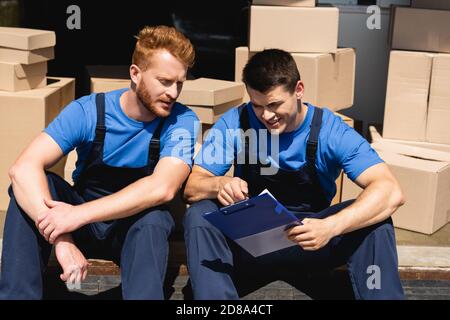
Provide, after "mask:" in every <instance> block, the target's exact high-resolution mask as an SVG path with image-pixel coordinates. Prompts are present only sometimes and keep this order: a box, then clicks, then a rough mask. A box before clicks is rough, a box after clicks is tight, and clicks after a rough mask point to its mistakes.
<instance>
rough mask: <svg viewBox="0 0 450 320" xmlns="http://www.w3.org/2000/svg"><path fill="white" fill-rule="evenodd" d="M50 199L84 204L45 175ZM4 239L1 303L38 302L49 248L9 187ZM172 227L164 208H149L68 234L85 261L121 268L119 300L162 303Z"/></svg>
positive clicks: (60, 181) (65, 186)
mask: <svg viewBox="0 0 450 320" xmlns="http://www.w3.org/2000/svg"><path fill="white" fill-rule="evenodd" d="M47 179H48V184H49V188H50V192H51V195H52V198H53V200H57V201H63V202H66V203H70V204H74V205H77V204H81V203H83V202H85V201H84V199H83V198H82V197H81V196H80V195H79V194H78V193H77V192H76V191H75V190H74V188H73V187H71V186H70V185H69V184H68V183H67V182H66V181H64V180H63V179H62V178H61V177H59V176H57V175H55V174H52V173H48V174H47ZM9 195H10V198H11V201H10V203H9V207H8V211H7V215H6V221H5V230H4V238H3V252H2V268H1V279H0V300H3V299H14V300H16V299H42V295H43V293H42V290H43V278H42V276H43V272H44V270H45V267H46V266H47V263H48V259H49V256H50V252H51V248H52V246H51V245H50V244H49V243H48V242H46V241H45V239H44V238H43V237H42V236H41V235H40V234H39V232H38V230H37V228H36V226H35V224H34V222H33V221H32V220H31V219H30V218H29V217H28V215H27V214H26V213H25V212H24V211H23V210H22V209H21V208H20V207H19V205H18V204H17V202H16V199H15V197H14V194H13V191H12V188H10V189H9ZM173 227H174V222H173V219H172V217H171V215H170V213H169V212H168V211H167V210H165V208H164V207H160V208H159V207H158V208H150V209H148V210H146V211H144V212H142V213H139V214H137V215H134V216H131V217H128V218H125V219H119V220H115V221H112V222H99V223H93V224H88V225H85V226H83V227H82V228H80V229H79V230H76V231H74V232H73V233H72V237H73V239H74V241H75V244H76V245H77V247H78V248H79V249H80V251H81V252H82V253H83V254H84V256H85V257H86V258H97V259H108V260H113V261H114V262H116V263H117V264H118V265H120V270H121V278H122V296H123V298H124V299H163V298H164V295H163V282H164V277H165V272H166V267H167V258H168V252H169V248H168V237H169V235H170V233H171V231H172V229H173Z"/></svg>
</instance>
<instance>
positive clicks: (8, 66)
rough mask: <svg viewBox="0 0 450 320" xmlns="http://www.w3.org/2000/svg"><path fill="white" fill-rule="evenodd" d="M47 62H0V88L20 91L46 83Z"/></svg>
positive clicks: (39, 86)
mask: <svg viewBox="0 0 450 320" xmlns="http://www.w3.org/2000/svg"><path fill="white" fill-rule="evenodd" d="M46 75H47V62H40V63H35V64H29V65H26V64H18V63H7V62H0V90H6V91H20V90H30V89H35V88H41V87H44V86H45V85H46V84H47V78H46Z"/></svg>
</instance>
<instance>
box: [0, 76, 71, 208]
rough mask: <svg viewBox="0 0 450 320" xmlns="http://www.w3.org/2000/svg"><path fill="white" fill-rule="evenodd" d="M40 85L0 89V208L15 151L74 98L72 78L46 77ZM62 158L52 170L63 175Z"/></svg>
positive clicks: (4, 203)
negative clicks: (17, 90)
mask: <svg viewBox="0 0 450 320" xmlns="http://www.w3.org/2000/svg"><path fill="white" fill-rule="evenodd" d="M48 79H49V80H50V81H52V83H50V84H48V85H47V86H46V87H44V88H40V89H34V90H27V91H20V92H7V91H0V150H2V152H1V153H0V210H6V208H7V206H8V203H9V196H8V193H7V190H8V186H9V185H10V180H9V176H8V171H9V169H10V167H11V166H12V165H13V164H14V162H15V161H16V159H17V157H18V156H19V154H20V153H21V152H22V151H23V150H24V149H25V147H27V146H28V144H29V143H30V142H31V141H32V140H33V139H34V138H35V137H36V136H37V135H38V134H39V133H41V132H42V130H43V129H44V128H46V127H47V125H48V124H49V123H50V122H51V121H52V120H53V119H54V118H55V117H56V116H57V115H58V114H59V112H60V111H61V110H62V109H63V108H64V107H65V106H66V105H67V104H69V103H70V102H71V101H72V100H73V99H74V98H75V80H74V79H72V78H48ZM64 165H65V158H64V159H62V160H61V161H60V162H59V163H58V164H57V165H55V166H54V167H53V169H52V171H54V172H56V173H57V174H59V175H60V176H61V177H63V176H64Z"/></svg>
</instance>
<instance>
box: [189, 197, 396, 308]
mask: <svg viewBox="0 0 450 320" xmlns="http://www.w3.org/2000/svg"><path fill="white" fill-rule="evenodd" d="M352 202H353V201H347V202H344V203H340V204H338V205H335V206H332V207H330V208H328V209H325V210H324V211H321V212H319V213H301V214H296V215H297V217H298V218H300V219H303V218H306V217H310V218H319V219H323V218H325V217H328V216H330V215H333V214H336V213H337V212H339V211H340V210H342V209H343V208H344V207H346V206H348V205H350V204H351V203H352ZM218 207H219V206H218V203H217V202H216V201H210V200H203V201H200V202H197V203H194V204H193V205H192V206H191V207H190V208H189V209H188V211H187V213H186V216H185V219H184V226H185V241H186V248H187V258H188V269H189V275H190V280H191V285H192V290H193V295H194V299H238V298H239V297H242V296H243V295H246V294H248V293H250V292H252V291H254V290H255V289H257V288H259V287H262V286H263V285H265V284H267V283H270V282H272V281H275V280H284V281H286V282H289V283H291V284H293V285H294V286H295V287H297V288H299V289H301V290H302V291H303V292H304V293H306V294H309V295H310V296H312V297H313V298H325V297H326V298H329V296H328V295H327V294H326V292H320V290H319V291H318V290H317V288H315V287H314V282H313V283H309V284H306V282H307V281H304V279H305V277H304V276H305V275H306V274H308V273H311V272H314V273H317V272H320V271H324V272H326V271H329V270H333V269H335V268H336V267H339V266H342V265H344V264H346V265H347V269H348V275H349V278H350V281H351V287H352V288H353V294H354V298H356V299H403V298H404V294H403V289H402V286H401V282H400V277H399V273H398V258H397V249H396V242H395V234H394V228H393V225H392V220H391V219H390V218H389V219H387V220H386V221H383V222H381V223H378V224H375V225H372V226H370V227H367V228H363V229H360V230H357V231H354V232H351V233H348V234H345V235H341V236H338V237H335V238H333V239H331V241H330V242H329V243H328V244H327V245H326V246H325V247H323V248H321V249H319V250H317V251H304V250H303V249H302V248H301V247H300V246H298V245H295V246H292V247H289V248H286V249H282V250H279V251H276V252H273V253H269V254H266V255H263V256H260V257H256V258H255V257H253V256H251V255H250V254H249V253H247V252H246V251H245V250H244V249H242V248H241V247H239V246H238V245H236V244H235V243H234V242H233V241H232V240H230V239H228V238H227V237H225V236H224V235H223V234H222V233H221V232H220V231H219V230H218V229H217V228H215V227H214V226H213V225H211V224H210V223H209V222H208V221H207V220H206V219H204V218H203V217H202V213H204V212H210V211H213V210H217V208H218ZM308 286H309V287H308ZM326 290H327V289H326V288H325V289H324V290H323V291H326ZM336 298H342V297H336Z"/></svg>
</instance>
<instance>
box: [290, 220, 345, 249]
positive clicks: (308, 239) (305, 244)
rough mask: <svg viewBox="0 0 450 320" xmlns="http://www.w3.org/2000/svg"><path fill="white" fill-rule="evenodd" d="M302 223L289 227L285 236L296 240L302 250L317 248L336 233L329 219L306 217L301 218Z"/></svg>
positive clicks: (325, 243)
mask: <svg viewBox="0 0 450 320" xmlns="http://www.w3.org/2000/svg"><path fill="white" fill-rule="evenodd" d="M302 223H303V225H300V226H297V227H293V228H291V229H289V230H288V231H287V237H288V239H289V240H291V241H293V242H296V243H297V244H298V245H299V246H300V247H302V248H303V250H306V251H316V250H319V249H321V248H323V247H324V246H326V245H327V243H328V242H329V241H330V240H331V239H332V238H333V237H335V236H337V235H338V234H337V233H336V231H335V225H334V223H333V222H332V221H331V220H329V219H311V218H306V219H303V220H302Z"/></svg>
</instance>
